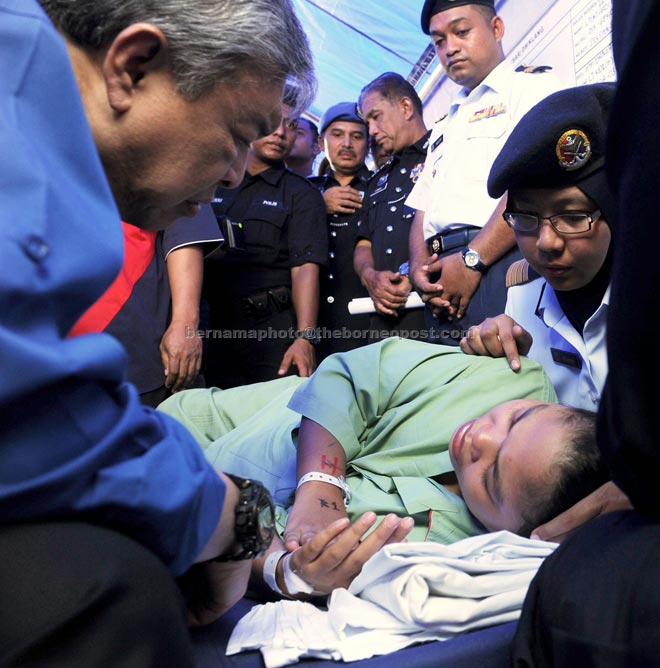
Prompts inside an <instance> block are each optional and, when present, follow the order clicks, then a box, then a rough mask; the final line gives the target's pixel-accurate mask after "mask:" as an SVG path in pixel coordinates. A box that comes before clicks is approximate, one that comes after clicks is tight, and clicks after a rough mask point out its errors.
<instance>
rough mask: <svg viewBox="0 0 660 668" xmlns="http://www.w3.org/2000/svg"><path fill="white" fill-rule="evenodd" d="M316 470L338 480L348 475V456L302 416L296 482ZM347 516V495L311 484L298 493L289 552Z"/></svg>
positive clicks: (288, 528) (291, 515)
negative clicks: (345, 500) (345, 498)
mask: <svg viewBox="0 0 660 668" xmlns="http://www.w3.org/2000/svg"><path fill="white" fill-rule="evenodd" d="M310 471H317V472H319V473H326V474H328V475H331V476H334V477H335V478H339V477H341V478H344V477H345V476H346V453H345V452H344V448H343V447H342V446H341V443H339V441H338V440H337V439H336V438H335V437H334V436H333V435H332V434H331V433H330V432H329V431H328V430H327V429H325V428H324V427H322V426H321V425H320V424H318V423H317V422H314V421H313V420H309V419H308V418H305V417H303V418H302V421H301V423H300V431H299V434H298V460H297V479H298V480H300V478H301V477H302V476H303V475H305V473H309V472H310ZM346 517H348V514H347V512H346V507H345V505H344V495H343V492H342V490H341V489H340V488H339V487H335V486H334V485H331V484H330V483H327V482H318V481H310V482H306V483H304V484H303V485H302V486H301V487H300V488H299V489H298V490H297V491H296V501H295V503H294V504H293V506H292V508H291V510H290V511H289V517H288V519H287V523H286V529H285V531H284V542H285V545H286V548H287V550H289V551H291V550H295V549H296V548H297V547H299V546H300V545H304V544H305V543H306V542H307V541H308V540H310V539H311V538H312V537H314V536H315V535H316V534H318V533H319V532H320V531H323V529H325V528H326V527H328V526H329V525H330V524H332V523H333V522H334V521H335V520H338V519H342V518H346Z"/></svg>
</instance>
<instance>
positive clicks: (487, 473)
mask: <svg viewBox="0 0 660 668" xmlns="http://www.w3.org/2000/svg"><path fill="white" fill-rule="evenodd" d="M567 410H568V409H566V408H565V407H563V406H558V405H556V404H548V403H544V402H540V401H532V400H529V399H518V400H515V401H508V402H506V403H504V404H501V405H500V406H497V407H496V408H494V409H492V410H490V411H488V413H486V414H485V415H483V416H482V417H479V418H477V419H475V420H470V421H469V422H466V423H465V424H462V425H460V426H459V427H458V429H456V431H455V432H454V435H453V436H452V438H451V441H450V443H449V458H450V459H451V462H452V464H453V466H454V471H455V473H456V477H457V479H458V484H459V487H460V489H461V496H462V497H463V499H464V501H465V503H466V504H467V506H468V508H469V509H470V511H471V512H472V514H473V515H474V516H475V517H476V518H477V519H478V520H479V521H480V522H481V523H482V524H483V525H484V526H485V527H486V528H487V529H488V530H489V531H499V530H501V529H507V530H509V531H513V532H515V531H517V530H518V529H519V528H520V526H521V525H522V524H523V515H522V509H523V508H524V507H525V504H524V501H528V499H526V498H525V493H526V490H527V489H528V485H529V482H530V481H537V480H540V481H543V480H550V481H551V480H553V479H554V475H553V474H554V470H555V467H556V464H555V462H556V461H557V459H558V456H559V454H560V453H561V452H562V451H563V450H564V449H565V448H566V444H567V442H568V441H569V439H570V429H569V427H568V426H567V424H566V420H565V417H566V411H567Z"/></svg>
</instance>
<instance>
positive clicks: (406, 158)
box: [358, 132, 431, 271]
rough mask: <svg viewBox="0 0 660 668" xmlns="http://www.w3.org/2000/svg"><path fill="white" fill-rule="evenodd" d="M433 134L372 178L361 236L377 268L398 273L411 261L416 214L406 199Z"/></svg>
mask: <svg viewBox="0 0 660 668" xmlns="http://www.w3.org/2000/svg"><path fill="white" fill-rule="evenodd" d="M430 134H431V133H430V132H428V133H426V134H425V135H424V136H423V137H422V138H421V139H420V140H419V141H417V142H415V143H414V144H411V145H410V146H407V147H406V148H404V149H403V150H402V151H400V152H399V153H396V154H395V155H393V156H392V157H391V158H390V160H389V161H388V162H386V163H385V164H384V165H383V166H382V167H381V168H380V169H379V170H378V171H377V172H376V173H375V174H374V175H373V176H372V177H371V180H370V181H369V185H368V186H367V192H366V193H365V196H364V202H365V204H364V208H363V214H362V219H361V221H360V224H359V228H358V229H359V236H360V237H361V238H364V239H368V240H369V241H371V252H372V255H373V258H374V268H375V269H377V270H378V271H384V270H389V271H398V269H399V265H401V263H402V262H405V261H406V260H408V257H409V251H408V236H409V234H410V225H411V224H412V219H413V217H414V215H415V211H414V209H412V208H411V207H410V206H407V204H406V198H407V197H408V195H409V194H410V192H411V190H412V189H413V187H414V186H415V183H416V182H417V181H418V179H420V177H421V175H422V173H423V171H424V161H425V160H426V151H427V147H428V138H429V136H430Z"/></svg>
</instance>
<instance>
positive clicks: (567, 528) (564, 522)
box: [532, 482, 632, 543]
mask: <svg viewBox="0 0 660 668" xmlns="http://www.w3.org/2000/svg"><path fill="white" fill-rule="evenodd" d="M630 508H632V504H631V503H630V499H628V497H627V496H626V495H625V494H624V493H623V492H622V491H621V490H620V489H619V488H618V487H617V486H616V485H615V484H614V483H613V482H607V483H605V484H604V485H603V486H602V487H599V488H598V489H597V490H596V491H595V492H592V493H591V494H589V496H587V497H585V498H584V499H582V500H581V501H578V503H576V504H575V505H574V506H572V507H571V508H569V509H568V510H566V511H564V512H563V513H562V514H561V515H558V516H557V517H555V518H554V519H553V520H550V521H549V522H546V523H545V524H542V525H541V526H540V527H537V528H536V529H535V530H534V531H532V538H540V539H541V540H551V541H555V542H558V543H561V541H562V540H564V539H565V538H568V536H570V535H571V534H572V533H573V532H574V531H575V530H576V529H577V528H579V527H580V526H582V525H583V524H584V523H585V522H588V521H589V520H591V519H593V518H594V517H598V516H599V515H604V514H605V513H611V512H612V511H614V510H627V509H630Z"/></svg>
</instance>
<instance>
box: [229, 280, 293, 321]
mask: <svg viewBox="0 0 660 668" xmlns="http://www.w3.org/2000/svg"><path fill="white" fill-rule="evenodd" d="M290 305H291V290H290V289H289V288H288V287H286V286H285V285H282V286H279V287H276V288H269V289H268V290H263V291H262V292H255V293H254V294H251V295H248V296H247V297H243V298H242V299H241V310H242V311H243V313H244V314H245V315H250V316H264V315H270V314H271V313H276V312H279V311H284V310H285V309H287V308H289V306H290Z"/></svg>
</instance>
